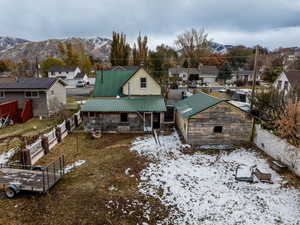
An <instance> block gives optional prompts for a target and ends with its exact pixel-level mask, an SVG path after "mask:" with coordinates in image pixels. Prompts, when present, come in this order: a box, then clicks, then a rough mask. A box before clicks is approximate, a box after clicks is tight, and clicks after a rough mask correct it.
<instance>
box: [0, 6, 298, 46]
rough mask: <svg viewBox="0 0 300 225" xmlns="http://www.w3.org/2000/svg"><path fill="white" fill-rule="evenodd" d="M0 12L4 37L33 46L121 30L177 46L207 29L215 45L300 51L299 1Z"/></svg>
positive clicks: (21, 8) (12, 8)
mask: <svg viewBox="0 0 300 225" xmlns="http://www.w3.org/2000/svg"><path fill="white" fill-rule="evenodd" d="M0 7H1V11H0V32H1V34H0V35H9V36H18V37H24V38H28V39H31V40H42V39H47V38H60V37H67V36H83V37H89V36H96V35H99V36H106V37H110V36H111V32H112V31H113V30H116V31H123V32H125V33H126V34H127V35H128V38H129V39H130V40H133V39H134V38H135V37H136V36H137V34H138V32H139V31H141V32H142V33H143V34H147V35H149V37H150V40H152V45H154V44H153V43H155V44H156V43H159V42H167V43H169V44H173V40H174V39H175V37H176V34H177V33H178V32H181V31H183V30H186V29H188V28H191V27H199V28H200V27H204V28H205V29H206V30H207V31H208V32H209V34H210V37H211V38H213V39H214V40H216V41H221V42H224V43H229V44H230V43H234V44H237V43H245V44H248V45H254V44H256V43H258V42H261V43H264V44H265V45H266V46H269V47H275V45H281V46H285V45H297V44H298V40H297V36H298V34H299V33H300V32H299V29H298V28H300V19H299V13H300V2H299V1H298V0H251V1H249V0H223V1H220V0H201V1H200V0H151V1H150V0H118V1H117V0H114V1H111V0H85V1H84V0H38V1H37V0H0ZM279 38H280V39H279ZM291 38H292V39H291Z"/></svg>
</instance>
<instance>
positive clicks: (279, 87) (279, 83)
mask: <svg viewBox="0 0 300 225" xmlns="http://www.w3.org/2000/svg"><path fill="white" fill-rule="evenodd" d="M281 85H282V81H281V80H279V81H278V82H277V88H278V89H281Z"/></svg>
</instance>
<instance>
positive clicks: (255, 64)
mask: <svg viewBox="0 0 300 225" xmlns="http://www.w3.org/2000/svg"><path fill="white" fill-rule="evenodd" d="M258 51H259V50H258V45H256V48H255V59H254V73H253V79H252V94H251V104H250V111H252V109H253V99H254V96H255V86H256V74H257V60H258Z"/></svg>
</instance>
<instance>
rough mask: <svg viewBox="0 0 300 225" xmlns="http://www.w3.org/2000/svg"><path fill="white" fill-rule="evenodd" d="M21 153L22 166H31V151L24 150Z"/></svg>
mask: <svg viewBox="0 0 300 225" xmlns="http://www.w3.org/2000/svg"><path fill="white" fill-rule="evenodd" d="M20 152H21V164H22V165H23V166H26V165H31V156H30V150H29V149H23V150H21V151H20Z"/></svg>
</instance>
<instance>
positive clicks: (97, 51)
mask: <svg viewBox="0 0 300 225" xmlns="http://www.w3.org/2000/svg"><path fill="white" fill-rule="evenodd" d="M60 42H62V43H65V42H71V43H72V44H73V45H74V46H75V47H76V46H79V44H83V46H84V47H85V50H86V54H88V55H91V56H93V57H94V58H95V59H102V60H103V59H108V57H109V53H110V43H111V40H110V39H107V38H101V37H95V38H79V37H71V38H66V39H49V40H45V41H38V42H33V41H28V40H24V39H20V38H11V37H0V58H10V59H12V60H14V61H20V60H21V59H22V58H24V57H25V58H28V59H29V60H33V59H34V58H35V57H36V56H38V57H39V59H40V60H42V59H44V58H46V57H47V55H53V56H54V57H59V52H58V48H57V46H58V44H59V43H60Z"/></svg>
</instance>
